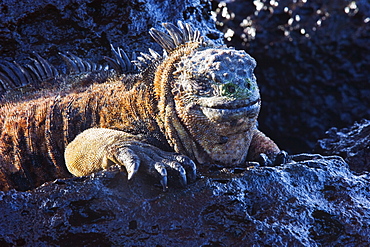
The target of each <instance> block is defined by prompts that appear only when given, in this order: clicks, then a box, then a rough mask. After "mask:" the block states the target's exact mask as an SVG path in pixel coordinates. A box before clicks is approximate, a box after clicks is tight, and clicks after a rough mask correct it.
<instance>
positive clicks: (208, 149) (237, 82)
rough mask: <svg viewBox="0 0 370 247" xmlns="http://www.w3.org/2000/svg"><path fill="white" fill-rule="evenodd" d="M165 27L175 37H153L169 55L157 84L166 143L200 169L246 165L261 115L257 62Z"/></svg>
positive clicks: (154, 32) (189, 33) (182, 29)
mask: <svg viewBox="0 0 370 247" xmlns="http://www.w3.org/2000/svg"><path fill="white" fill-rule="evenodd" d="M164 26H165V27H166V29H167V31H168V33H169V34H170V35H167V34H165V33H162V32H160V31H157V30H155V29H154V30H151V34H152V36H153V37H154V38H155V39H156V41H157V42H158V43H159V44H161V46H162V47H163V48H164V49H165V50H166V52H167V53H168V55H167V56H165V57H164V58H163V60H162V61H161V63H160V65H159V66H158V67H157V68H156V72H155V78H154V88H155V94H156V96H157V99H158V102H159V104H158V105H159V110H160V112H159V118H160V119H161V121H162V123H163V130H164V132H165V133H166V135H168V138H167V139H170V140H171V141H172V146H174V148H175V150H176V151H181V152H185V153H188V155H189V156H191V157H192V158H195V159H196V160H197V161H198V162H200V163H205V162H212V161H216V162H217V161H218V162H221V163H226V164H232V163H233V164H235V163H240V162H243V161H244V160H245V158H246V155H247V151H248V147H249V144H250V141H251V138H252V132H253V131H254V129H255V128H256V122H257V116H258V113H259V110H260V94H259V90H258V86H257V83H256V78H255V76H254V74H253V70H254V68H255V66H256V62H255V60H254V59H253V58H252V57H251V56H249V55H248V54H247V53H246V52H245V51H238V50H235V49H232V48H227V47H217V46H215V45H212V44H210V43H207V42H204V41H203V38H202V37H201V36H200V34H199V32H198V31H193V30H192V29H191V28H190V27H189V26H186V25H184V24H182V23H179V27H176V26H174V25H172V24H165V25H164Z"/></svg>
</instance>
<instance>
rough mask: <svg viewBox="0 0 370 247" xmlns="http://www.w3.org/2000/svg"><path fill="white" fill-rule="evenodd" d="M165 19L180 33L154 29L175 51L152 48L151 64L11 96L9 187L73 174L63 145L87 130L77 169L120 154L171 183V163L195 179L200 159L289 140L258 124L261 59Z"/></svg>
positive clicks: (74, 148) (6, 109)
mask: <svg viewBox="0 0 370 247" xmlns="http://www.w3.org/2000/svg"><path fill="white" fill-rule="evenodd" d="M165 27H166V29H167V30H168V32H169V34H170V35H167V34H165V33H162V32H159V31H157V30H155V29H153V30H151V34H152V36H153V38H154V39H155V40H156V41H157V42H158V43H159V44H160V45H161V46H162V47H163V48H164V49H165V50H166V51H167V53H168V55H167V56H163V57H162V56H159V55H157V54H154V53H152V54H153V55H152V56H151V57H150V56H149V55H143V56H144V57H147V58H148V60H147V61H146V62H147V63H149V65H148V66H147V67H146V68H145V69H143V70H142V72H140V73H139V74H135V75H122V76H121V77H119V78H111V79H110V80H107V81H106V82H104V83H90V84H89V85H87V86H86V85H85V86H81V87H78V88H74V89H73V88H70V89H63V90H62V91H61V92H50V91H45V93H44V94H42V95H41V96H39V97H38V98H36V99H31V100H25V101H24V102H17V103H13V104H4V105H3V106H2V107H1V108H0V124H1V125H0V126H2V129H1V132H0V164H1V174H0V187H1V189H2V190H7V189H11V188H16V189H20V190H25V189H29V188H33V187H35V186H38V185H40V184H41V183H43V182H45V181H48V180H51V179H54V178H57V177H66V176H69V173H68V172H67V170H66V166H65V161H64V158H63V152H64V149H65V147H66V146H67V144H69V143H70V142H71V141H72V140H73V139H74V138H75V137H76V136H77V135H78V134H79V133H81V132H82V134H81V135H79V136H78V137H77V138H76V139H75V140H74V141H73V142H72V143H71V144H70V145H69V146H68V147H67V149H66V160H67V166H68V168H69V170H70V171H71V172H72V173H74V174H75V175H85V174H89V173H92V172H94V171H96V170H97V169H96V167H97V168H99V169H104V168H106V164H108V163H109V162H111V161H113V162H114V163H118V164H120V165H122V166H125V167H126V169H127V171H128V173H129V177H131V176H132V175H133V174H134V173H135V172H136V171H137V170H138V169H139V166H140V169H141V170H143V171H146V172H148V173H150V174H157V176H158V177H161V179H162V184H163V186H164V187H166V183H167V182H166V173H167V171H175V172H177V173H179V174H180V177H181V178H182V181H183V182H186V176H187V177H188V179H190V180H192V179H193V178H194V173H195V166H194V165H193V162H192V161H191V160H193V161H194V162H195V163H197V164H204V163H213V162H216V163H221V164H224V165H228V166H231V165H237V164H240V163H244V162H245V161H246V160H247V156H248V159H251V160H255V159H257V158H258V156H259V155H260V154H261V153H264V154H267V155H268V156H269V157H270V158H273V157H275V156H276V155H277V154H278V153H279V151H280V150H279V148H278V147H277V146H276V144H275V143H274V142H273V141H271V140H270V139H269V138H267V137H266V136H265V135H263V134H262V133H261V132H260V131H259V130H258V129H257V116H258V113H259V109H260V95H259V91H258V87H257V84H256V80H255V77H254V75H253V69H254V67H255V61H254V59H253V58H251V57H250V56H249V55H248V54H246V53H245V52H243V51H235V50H234V49H230V48H226V47H215V46H213V45H210V44H207V43H205V42H204V41H203V39H202V37H200V35H199V32H197V31H193V30H192V29H191V27H190V26H189V25H184V24H182V23H179V26H178V27H176V26H174V25H171V24H167V25H165ZM141 59H142V60H144V59H143V58H141ZM91 127H97V128H99V129H89V128H91ZM101 128H103V129H101ZM84 130H86V131H85V132H83V131H84ZM110 130H119V131H116V132H114V131H113V132H112V131H110ZM99 140H101V141H100V142H99ZM110 140H114V141H110ZM76 143H79V145H76ZM92 143H93V144H92ZM99 143H100V144H99ZM89 149H91V150H89ZM99 150H104V152H102V153H99V152H98V151H99ZM84 153H85V154H84ZM143 154H146V156H145V155H143ZM180 154H181V155H180ZM93 155H96V157H90V156H93ZM117 157H121V158H120V160H117ZM122 157H123V158H122ZM187 157H188V158H187ZM189 158H190V159H189ZM92 160H93V162H91V161H92ZM78 167H80V168H78ZM86 167H88V168H86ZM74 168H77V169H74Z"/></svg>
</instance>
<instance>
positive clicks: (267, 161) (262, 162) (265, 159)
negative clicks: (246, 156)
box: [258, 153, 270, 166]
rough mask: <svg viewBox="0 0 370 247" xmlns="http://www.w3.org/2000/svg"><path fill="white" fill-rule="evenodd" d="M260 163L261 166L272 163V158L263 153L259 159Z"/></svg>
mask: <svg viewBox="0 0 370 247" xmlns="http://www.w3.org/2000/svg"><path fill="white" fill-rule="evenodd" d="M258 163H260V166H268V165H269V164H270V159H269V158H268V157H267V155H266V154H264V153H261V154H260V156H259V159H258Z"/></svg>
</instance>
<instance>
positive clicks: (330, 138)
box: [315, 119, 370, 173]
mask: <svg viewBox="0 0 370 247" xmlns="http://www.w3.org/2000/svg"><path fill="white" fill-rule="evenodd" d="M315 151H316V152H318V153H321V154H325V155H340V156H341V157H343V158H344V160H345V161H346V162H347V163H348V164H349V167H350V168H351V169H352V170H353V171H355V172H358V173H363V172H364V171H368V172H369V171H370V121H369V120H365V119H364V120H362V121H361V122H358V123H355V124H354V125H353V126H351V127H350V128H343V129H341V130H338V129H337V128H335V127H333V128H331V129H329V130H328V131H327V132H326V136H325V138H323V139H322V140H319V141H318V142H317V144H316V147H315Z"/></svg>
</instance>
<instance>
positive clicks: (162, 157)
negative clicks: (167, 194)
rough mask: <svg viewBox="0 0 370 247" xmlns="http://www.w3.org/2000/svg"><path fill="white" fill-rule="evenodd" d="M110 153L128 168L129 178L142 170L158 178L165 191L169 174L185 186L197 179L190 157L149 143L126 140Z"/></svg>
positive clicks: (115, 160) (116, 160) (115, 159)
mask: <svg viewBox="0 0 370 247" xmlns="http://www.w3.org/2000/svg"><path fill="white" fill-rule="evenodd" d="M110 153H111V154H113V157H110V159H111V160H114V162H115V163H119V164H120V165H123V166H124V167H125V168H126V171H127V173H128V179H129V180H130V179H131V178H132V176H133V175H135V173H136V172H137V171H142V172H145V173H147V174H149V175H151V176H154V177H155V178H157V179H158V180H159V181H160V183H161V185H162V187H163V191H166V190H167V188H168V187H167V186H168V177H169V175H174V176H175V177H178V178H179V180H180V183H181V185H183V186H185V185H186V184H187V183H188V182H193V181H195V179H196V166H195V163H194V162H193V161H192V160H191V159H190V158H188V157H187V156H184V155H180V154H177V153H172V152H165V151H163V150H161V149H159V148H157V147H155V146H152V145H149V144H145V143H142V142H138V141H129V142H124V143H121V145H118V146H117V145H116V146H114V147H112V150H111V151H110ZM171 177H172V176H171Z"/></svg>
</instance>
